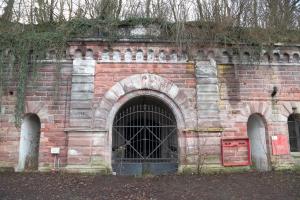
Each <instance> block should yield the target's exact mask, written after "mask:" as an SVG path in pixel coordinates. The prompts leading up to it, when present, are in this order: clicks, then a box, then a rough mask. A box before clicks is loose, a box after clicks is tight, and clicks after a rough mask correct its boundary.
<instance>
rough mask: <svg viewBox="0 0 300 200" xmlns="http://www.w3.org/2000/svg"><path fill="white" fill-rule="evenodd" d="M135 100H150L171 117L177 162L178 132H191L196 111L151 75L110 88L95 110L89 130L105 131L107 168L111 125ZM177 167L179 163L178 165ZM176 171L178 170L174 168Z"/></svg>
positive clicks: (180, 140) (180, 139) (162, 80)
mask: <svg viewBox="0 0 300 200" xmlns="http://www.w3.org/2000/svg"><path fill="white" fill-rule="evenodd" d="M139 96H150V97H154V98H157V99H159V100H160V101H162V102H164V103H165V104H166V105H168V106H169V107H170V109H171V111H172V113H173V114H174V116H175V118H176V122H177V128H178V155H179V157H178V158H179V160H180V159H181V158H180V153H181V149H182V148H183V147H182V146H183V145H184V141H183V137H181V133H182V130H184V129H186V128H191V129H192V128H195V127H196V125H197V120H196V119H197V117H196V110H195V109H193V108H195V106H194V105H192V103H191V102H190V101H189V100H188V97H187V95H186V94H185V92H184V91H182V90H181V89H179V88H178V87H177V86H176V85H175V84H174V83H172V82H171V81H169V80H167V79H165V78H163V77H160V76H158V75H155V74H137V75H132V76H129V77H127V78H125V79H123V80H121V81H119V82H118V83H116V84H115V85H114V86H113V87H111V88H110V90H108V91H107V92H106V94H105V96H104V97H103V98H102V100H101V103H100V105H99V106H98V107H97V108H96V109H95V112H94V117H93V128H98V129H102V130H105V131H107V133H108V134H107V146H106V152H107V154H106V155H107V156H106V162H107V164H108V166H111V157H112V155H111V152H112V151H111V149H112V124H113V120H114V117H115V115H116V114H117V112H118V111H119V109H120V108H121V107H122V105H124V104H125V103H126V102H128V101H129V100H130V99H133V98H135V97H139ZM179 165H180V162H179ZM178 168H180V166H179V167H178Z"/></svg>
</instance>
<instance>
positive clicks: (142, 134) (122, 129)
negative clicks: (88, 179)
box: [112, 97, 178, 175]
mask: <svg viewBox="0 0 300 200" xmlns="http://www.w3.org/2000/svg"><path fill="white" fill-rule="evenodd" d="M177 157H178V152H177V126H176V120H175V117H174V115H173V114H172V112H171V110H170V109H169V108H168V107H167V106H166V105H165V104H164V103H163V102H160V101H159V100H156V99H154V98H150V97H139V98H136V99H133V100H131V101H130V102H129V103H127V104H126V105H124V106H123V107H122V108H121V109H120V111H119V112H118V113H117V115H116V117H115V119H114V124H113V143H112V167H113V171H114V172H116V173H117V174H121V175H142V174H145V173H146V174H147V173H151V174H164V173H170V172H176V171H177V166H178V163H177V160H178V159H177Z"/></svg>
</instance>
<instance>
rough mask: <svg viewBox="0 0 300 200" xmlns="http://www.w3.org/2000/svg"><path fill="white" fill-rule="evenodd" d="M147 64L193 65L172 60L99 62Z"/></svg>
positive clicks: (101, 62) (98, 62) (106, 62)
mask: <svg viewBox="0 0 300 200" xmlns="http://www.w3.org/2000/svg"><path fill="white" fill-rule="evenodd" d="M103 63H105V64H133V63H134V64H145V63H146V64H147V63H159V64H170V63H171V64H178V65H181V64H188V63H191V61H170V60H167V61H157V60H155V61H148V60H144V61H135V60H132V61H130V62H127V61H112V60H109V61H103V60H97V64H103Z"/></svg>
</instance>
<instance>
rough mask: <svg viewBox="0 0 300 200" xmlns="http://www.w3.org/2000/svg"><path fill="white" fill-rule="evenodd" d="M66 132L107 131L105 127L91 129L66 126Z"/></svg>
mask: <svg viewBox="0 0 300 200" xmlns="http://www.w3.org/2000/svg"><path fill="white" fill-rule="evenodd" d="M64 132H66V133H71V132H72V133H82V132H107V130H105V129H90V128H66V129H65V130H64Z"/></svg>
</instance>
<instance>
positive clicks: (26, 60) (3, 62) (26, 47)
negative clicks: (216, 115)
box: [0, 17, 300, 126]
mask: <svg viewBox="0 0 300 200" xmlns="http://www.w3.org/2000/svg"><path fill="white" fill-rule="evenodd" d="M137 25H143V26H146V27H147V26H150V25H155V26H156V28H158V29H160V31H161V32H162V34H161V35H160V36H159V37H160V38H155V37H154V38H152V39H161V38H163V39H168V40H171V41H174V42H177V43H178V44H179V45H180V46H185V47H186V48H188V47H189V45H194V44H195V43H197V44H200V45H206V46H207V45H210V44H212V45H216V44H218V45H219V46H224V47H226V46H227V45H231V47H232V48H233V49H234V52H235V53H237V54H239V52H241V49H242V48H244V47H245V46H247V48H251V49H252V50H253V55H256V56H258V57H259V55H260V52H261V49H262V48H263V44H264V45H269V44H272V43H274V42H288V43H294V42H299V41H300V38H299V35H300V33H299V31H298V30H291V31H289V32H283V33H280V32H278V33H275V32H274V30H273V29H262V28H245V27H244V28H242V27H233V26H230V25H228V26H220V24H215V23H213V22H200V21H194V22H186V23H182V22H170V21H163V20H161V19H159V18H157V19H156V18H127V19H125V20H119V19H116V18H106V19H100V18H99V19H98V18H96V19H86V18H82V17H78V18H74V19H72V20H70V21H65V22H59V23H58V22H57V23H55V22H51V23H42V24H20V23H12V22H4V21H1V23H0V109H1V99H2V98H1V97H2V96H3V95H4V94H5V92H7V91H8V87H15V90H16V92H17V98H16V99H17V102H16V107H15V124H16V126H19V125H20V122H21V117H22V114H23V113H24V100H25V99H24V98H25V93H26V88H27V84H28V82H29V77H30V78H31V79H32V80H34V79H35V77H36V75H37V69H38V67H39V65H41V63H40V60H43V59H44V58H45V55H46V53H47V52H48V51H49V50H50V49H51V50H53V51H55V52H56V57H57V59H58V60H59V59H61V58H63V56H64V54H65V48H66V45H67V41H69V40H71V39H72V38H75V37H83V36H84V37H101V38H106V39H107V40H108V41H111V42H114V41H116V40H117V39H119V38H121V37H123V36H122V35H120V34H119V32H118V30H119V29H120V28H123V27H132V26H137ZM149 37H150V36H149ZM151 37H153V36H151ZM57 70H59V62H57ZM58 72H59V71H58ZM57 78H58V77H57ZM11 83H16V85H12V84H11ZM56 84H57V82H56ZM0 112H1V110H0Z"/></svg>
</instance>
